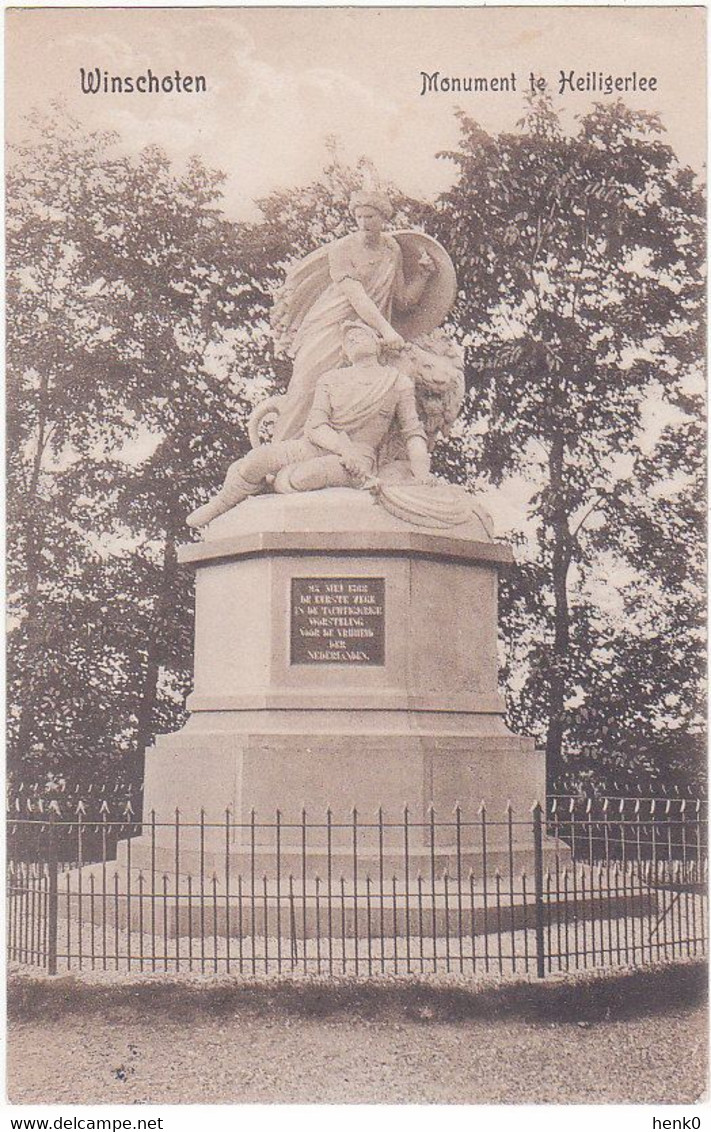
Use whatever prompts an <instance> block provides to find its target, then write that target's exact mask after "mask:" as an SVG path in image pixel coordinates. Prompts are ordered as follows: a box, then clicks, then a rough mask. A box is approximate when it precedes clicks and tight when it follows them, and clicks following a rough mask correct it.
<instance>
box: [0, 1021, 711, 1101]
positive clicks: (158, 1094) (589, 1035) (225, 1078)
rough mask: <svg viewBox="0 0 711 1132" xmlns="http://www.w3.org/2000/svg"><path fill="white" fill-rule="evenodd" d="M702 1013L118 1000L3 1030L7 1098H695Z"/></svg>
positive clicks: (700, 1076) (701, 1079)
mask: <svg viewBox="0 0 711 1132" xmlns="http://www.w3.org/2000/svg"><path fill="white" fill-rule="evenodd" d="M705 1023H706V1012H705V1009H704V1008H703V1007H702V1006H685V1007H680V1008H678V1009H671V1010H667V1011H665V1012H664V1014H660V1013H654V1014H650V1015H647V1016H640V1017H636V1018H631V1019H629V1018H628V1019H625V1020H620V1021H605V1020H602V1021H592V1022H590V1021H588V1022H585V1021H583V1022H581V1021H575V1020H568V1021H565V1022H550V1021H526V1020H522V1019H518V1018H510V1017H509V1018H505V1019H501V1018H498V1019H495V1020H489V1021H487V1020H482V1019H463V1020H459V1021H456V1022H448V1021H443V1020H441V1019H440V1020H438V1019H437V1018H436V1017H429V1016H428V1010H427V1009H426V1008H425V1009H423V1010H422V1011H421V1016H420V1017H419V1018H417V1019H413V1018H408V1017H406V1016H404V1015H400V1016H399V1017H398V1016H397V1015H396V1016H392V1015H391V1016H389V1017H387V1018H385V1019H382V1018H379V1019H373V1018H364V1017H358V1016H353V1015H346V1016H344V1015H339V1016H336V1017H333V1016H330V1017H326V1018H304V1017H298V1016H297V1017H293V1016H292V1017H289V1016H288V1015H287V1016H276V1017H274V1016H272V1017H260V1016H259V1015H256V1016H255V1014H254V1013H253V1012H252V1013H250V1012H246V1013H245V1012H242V1013H240V1012H239V1011H237V1012H236V1013H233V1014H232V1016H230V1017H224V1016H217V1017H209V1016H196V1017H195V1018H193V1019H192V1020H191V1021H187V1020H185V1019H183V1020H181V1019H176V1018H171V1017H167V1016H165V1015H162V1014H161V1013H160V1011H158V1012H153V1013H150V1012H146V1011H143V1012H142V1011H141V1009H140V1007H139V1008H138V1009H137V1008H136V1006H130V1005H126V1006H122V1005H115V1006H114V1007H113V1008H112V1010H111V1012H110V1016H106V1017H102V1016H100V1015H99V1014H98V1013H93V1012H90V1013H88V1014H86V1015H83V1014H81V1013H77V1012H74V1013H68V1014H60V1015H59V1016H54V1017H52V1016H50V1017H47V1018H45V1020H44V1021H40V1020H39V1019H36V1018H32V1019H31V1020H24V1021H21V1020H17V1019H15V1020H13V1021H11V1023H10V1027H9V1035H8V1037H9V1052H8V1093H9V1099H10V1100H11V1102H13V1103H15V1104H136V1103H139V1104H143V1103H151V1102H153V1103H164V1104H230V1103H232V1104H234V1103H250V1102H257V1103H290V1104H308V1103H312V1104H313V1103H320V1104H328V1103H428V1102H431V1103H439V1104H477V1103H478V1104H487V1103H491V1104H497V1103H506V1102H508V1103H512V1104H513V1103H518V1104H522V1103H529V1104H530V1103H580V1104H586V1103H587V1104H604V1103H610V1102H617V1103H622V1102H634V1103H646V1104H651V1103H665V1102H667V1103H677V1104H680V1103H691V1102H694V1101H696V1100H698V1099H699V1097H700V1096H701V1094H702V1092H703V1090H704V1089H705V1085H706V1066H705V1062H706V1036H705Z"/></svg>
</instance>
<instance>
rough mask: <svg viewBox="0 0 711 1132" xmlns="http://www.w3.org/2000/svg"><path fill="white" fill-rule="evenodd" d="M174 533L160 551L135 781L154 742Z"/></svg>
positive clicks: (139, 779)
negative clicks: (149, 745) (148, 747)
mask: <svg viewBox="0 0 711 1132" xmlns="http://www.w3.org/2000/svg"><path fill="white" fill-rule="evenodd" d="M176 538H177V536H176V533H175V531H174V530H173V529H172V526H169V527H168V530H167V531H166V538H165V547H164V549H163V571H162V576H161V577H162V580H161V589H160V593H159V595H158V601H157V603H156V610H155V621H154V625H155V630H154V632H152V633H150V635H149V640H148V658H147V663H146V669H145V674H144V678H143V691H142V693H141V700H140V703H139V706H138V712H137V715H138V724H137V727H136V760H135V762H136V765H135V767H134V768H131V770H132V771H133V772H134V773H135V774H136V775H137V778H136V781H137V782H142V780H143V760H144V756H145V750H146V747H147V746H148V744H149V743H150V742H151V741H152V740H153V737H154V733H153V716H154V712H155V706H156V698H157V693H158V675H159V672H160V666H161V658H162V646H163V642H162V639H161V636H162V633H161V627H162V625H163V624H164V623H165V620H166V618H167V617H168V616H169V614H170V610H171V608H172V598H173V593H174V587H175V578H176V571H177V564H178V558H177V553H176Z"/></svg>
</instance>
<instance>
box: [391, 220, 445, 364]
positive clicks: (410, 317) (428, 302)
mask: <svg viewBox="0 0 711 1132" xmlns="http://www.w3.org/2000/svg"><path fill="white" fill-rule="evenodd" d="M388 234H389V235H390V236H394V237H395V239H396V240H397V242H398V244H399V245H400V247H401V248H402V259H403V273H404V276H405V283H406V284H407V283H410V282H411V281H412V279H413V277H414V276H415V275H417V274H419V265H418V260H420V259H421V258H422V257H423V253H424V254H426V255H427V256H429V258H430V259H431V260H432V261H433V263H434V264H435V267H436V271H433V272H432V274H431V275H430V276H429V277H428V279H427V282H426V283H425V289H424V291H423V292H422V295H421V297H420V299H419V301H418V303H417V305H416V306H414V307H412V309H411V310H409V311H403V312H401V313H400V312H398V311H395V310H394V311H393V314H392V320H391V321H392V325H393V326H394V328H395V330H397V332H398V334H402V336H403V338H405V339H406V340H407V341H408V342H409V341H412V339H413V338H417V337H419V335H420V334H429V332H430V331H431V330H436V329H437V327H438V326H441V325H442V323H443V322H444V320H445V318H446V317H447V315H448V314H449V312H450V311H451V309H452V307H453V306H454V300H455V299H456V297H457V277H456V275H455V272H454V264H453V263H452V261H451V259H450V258H449V255H448V253H447V252H446V251H445V249H444V248H443V247H442V245H441V244H440V243H438V242H437V240H435V239H433V237H432V236H426V235H425V233H424V232H410V231H407V232H390V233H388Z"/></svg>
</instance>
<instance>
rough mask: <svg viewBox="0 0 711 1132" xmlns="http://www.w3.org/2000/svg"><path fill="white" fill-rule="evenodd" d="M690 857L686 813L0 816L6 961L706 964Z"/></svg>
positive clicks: (300, 968)
mask: <svg viewBox="0 0 711 1132" xmlns="http://www.w3.org/2000/svg"><path fill="white" fill-rule="evenodd" d="M617 801H618V802H619V800H617ZM637 801H639V800H637ZM707 844H708V842H707V818H706V812H705V807H704V806H703V805H702V804H701V803H698V804H697V803H695V802H694V803H688V804H686V805H685V806H684V807H683V808H681V807H680V805H674V806H669V807H667V806H666V805H659V806H656V807H654V809H652V810H651V812H650V807H649V806H642V805H641V804H640V805H636V803H635V800H631V801H630V803H629V804H627V802H625V804H624V805H623V806H622V807H620V806H619V804H617V805H610V804H605V805H602V804H601V805H598V806H592V805H588V806H584V807H582V810H581V807H580V805H579V804H578V802H577V801H575V800H573V802H572V804H571V801H570V800H556V802H555V804H551V805H550V807H549V812H548V814H547V815H546V814H544V812H543V810H542V808H541V807H540V806H536V807H535V808H534V809H533V811H532V812H531V814H529V815H523V816H519V815H516V814H514V812H513V811H512V810H511V809H510V808H509V809H508V810H507V812H506V813H505V814H504V815H503V816H502V817H501V818H500V819H499V820H497V819H496V818H492V817H491V816H490V815H489V814H488V813H487V811H486V809H485V808H484V807H482V808H481V810H480V811H479V812H478V813H477V814H474V815H467V814H465V813H463V811H461V810H460V809H458V808H457V809H456V810H455V811H454V813H453V814H451V815H441V814H436V813H435V812H434V811H433V810H429V811H428V812H427V813H425V814H421V815H419V816H418V817H416V816H414V815H413V814H411V813H410V812H409V811H408V810H407V809H406V810H405V811H404V812H403V813H402V815H400V816H399V817H398V819H397V820H392V819H390V818H386V817H385V816H384V815H383V813H382V812H379V813H378V814H376V815H375V817H374V818H373V819H371V820H366V819H365V818H364V817H363V816H362V815H360V814H358V813H357V812H355V811H353V812H352V813H350V814H349V815H342V814H341V815H334V814H333V813H332V812H331V811H327V813H326V814H325V815H323V817H322V818H321V819H320V820H316V819H315V818H314V816H313V815H307V813H306V812H305V811H301V812H300V813H298V814H291V815H284V814H282V813H280V812H277V813H276V814H275V815H274V817H273V819H271V820H269V821H264V820H261V819H260V818H258V815H256V814H255V813H254V812H252V813H249V814H248V815H246V817H245V818H244V819H243V820H241V821H238V820H235V818H234V816H233V815H232V814H231V813H229V812H226V813H225V815H224V817H223V818H221V819H219V820H218V819H216V818H215V817H214V816H213V815H209V816H206V815H205V814H204V813H203V814H201V815H200V816H199V819H198V820H197V821H194V822H189V821H185V820H184V818H183V816H182V815H181V814H179V813H176V814H175V815H174V817H173V820H171V821H159V820H157V819H156V816H155V815H154V814H152V815H150V816H149V819H148V820H146V821H143V822H140V821H137V820H136V819H135V816H134V815H132V814H127V815H126V820H124V821H120V822H116V821H109V820H108V818H107V815H106V813H105V812H104V813H103V814H102V815H100V817H99V818H97V819H94V820H89V819H87V818H86V817H85V816H84V815H80V816H79V817H78V818H63V817H61V816H58V815H57V813H56V812H54V811H52V812H50V813H49V814H46V813H44V814H41V815H35V816H34V817H32V818H26V817H17V818H15V817H11V818H10V820H9V821H8V831H7V850H8V852H7V856H8V917H7V934H8V938H7V948H8V958H9V960H10V961H11V962H16V963H21V964H29V965H33V966H38V967H42V968H44V969H45V970H46V971H47V972H48V973H50V974H54V973H56V972H58V971H60V970H63V971H66V970H75V969H76V970H113V971H120V972H121V971H123V972H133V971H139V972H140V971H164V972H182V971H189V972H204V973H240V974H251V975H269V974H288V973H297V972H300V973H304V974H310V973H313V974H320V975H357V976H361V975H366V976H367V975H375V974H395V975H400V974H402V975H408V974H410V975H413V974H428V973H438V972H449V973H459V974H470V975H479V974H483V975H486V974H490V975H497V976H501V975H510V974H524V975H525V974H533V975H537V976H539V977H544V976H545V975H547V974H549V973H552V972H557V971H572V970H581V969H586V968H594V967H600V966H610V965H634V964H641V963H647V962H655V961H665V960H677V959H681V958H684V957H692V956H700V955H704V954H705V953H706V941H707V927H706V922H707V913H708V906H707V892H706V884H707Z"/></svg>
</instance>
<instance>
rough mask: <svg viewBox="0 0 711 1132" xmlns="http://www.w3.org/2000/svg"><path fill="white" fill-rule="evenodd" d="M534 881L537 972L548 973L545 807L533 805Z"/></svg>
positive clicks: (540, 976) (538, 804) (537, 803)
mask: <svg viewBox="0 0 711 1132" xmlns="http://www.w3.org/2000/svg"><path fill="white" fill-rule="evenodd" d="M533 882H534V894H535V909H536V974H537V975H538V978H539V979H543V978H545V975H546V954H545V938H544V933H543V808H542V806H541V803H540V802H536V804H535V806H534V807H533Z"/></svg>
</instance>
